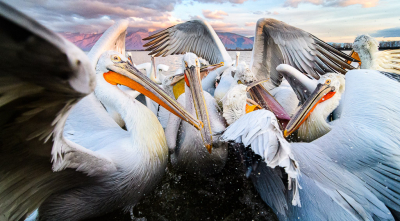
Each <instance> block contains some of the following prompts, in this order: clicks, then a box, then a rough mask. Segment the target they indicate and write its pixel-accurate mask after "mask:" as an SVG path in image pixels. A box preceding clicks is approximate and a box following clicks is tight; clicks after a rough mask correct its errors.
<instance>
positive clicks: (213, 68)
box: [200, 62, 224, 72]
mask: <svg viewBox="0 0 400 221" xmlns="http://www.w3.org/2000/svg"><path fill="white" fill-rule="evenodd" d="M222 66H224V62H220V63H218V64H211V65H208V66H204V67H201V68H200V72H203V71H213V70H215V69H217V68H220V67H222Z"/></svg>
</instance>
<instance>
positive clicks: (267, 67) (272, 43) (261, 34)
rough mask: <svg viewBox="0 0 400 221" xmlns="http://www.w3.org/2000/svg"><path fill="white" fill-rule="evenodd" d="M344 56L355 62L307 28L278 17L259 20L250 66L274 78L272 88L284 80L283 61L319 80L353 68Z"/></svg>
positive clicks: (260, 76)
mask: <svg viewBox="0 0 400 221" xmlns="http://www.w3.org/2000/svg"><path fill="white" fill-rule="evenodd" d="M344 59H346V60H351V61H354V59H353V58H351V57H350V56H348V55H346V54H344V53H343V52H340V51H338V50H336V49H335V48H333V47H332V46H330V45H328V44H327V43H325V42H324V41H322V40H320V39H318V38H317V37H315V36H314V35H312V34H310V33H308V32H306V31H303V30H301V29H299V28H296V27H293V26H290V25H288V24H285V23H284V22H281V21H277V20H275V19H267V18H262V19H259V20H258V21H257V25H256V31H255V39H254V45H253V54H252V60H251V64H250V66H251V68H252V71H253V72H254V73H255V74H256V77H257V78H258V79H265V78H270V79H271V83H268V84H269V86H268V87H267V89H268V90H270V89H272V88H274V87H276V86H279V84H280V83H281V81H282V76H281V75H279V73H278V72H277V71H276V67H277V66H278V65H279V64H289V65H291V66H293V67H295V68H296V69H298V70H300V71H301V72H302V73H305V74H309V75H311V76H313V77H314V78H316V79H319V75H323V74H325V73H327V72H338V73H342V74H345V73H346V72H347V70H346V69H353V68H354V67H353V66H351V65H349V64H347V63H346V62H345V60H344Z"/></svg>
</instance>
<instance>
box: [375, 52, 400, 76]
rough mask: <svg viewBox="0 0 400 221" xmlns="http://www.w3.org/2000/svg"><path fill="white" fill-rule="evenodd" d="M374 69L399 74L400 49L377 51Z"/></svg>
mask: <svg viewBox="0 0 400 221" xmlns="http://www.w3.org/2000/svg"><path fill="white" fill-rule="evenodd" d="M375 59H376V61H375V62H374V63H375V64H376V67H374V69H376V70H379V71H385V72H389V73H395V74H400V49H397V50H386V51H380V52H377V55H376V58H375Z"/></svg>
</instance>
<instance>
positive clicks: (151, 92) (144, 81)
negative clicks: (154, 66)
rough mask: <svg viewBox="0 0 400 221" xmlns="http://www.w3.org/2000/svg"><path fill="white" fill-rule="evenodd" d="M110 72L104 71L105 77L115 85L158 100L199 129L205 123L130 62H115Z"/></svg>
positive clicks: (109, 68) (110, 67)
mask: <svg viewBox="0 0 400 221" xmlns="http://www.w3.org/2000/svg"><path fill="white" fill-rule="evenodd" d="M107 69H108V70H109V72H106V73H104V75H103V76H104V79H105V80H106V81H107V82H108V83H110V84H113V85H117V84H121V85H125V86H127V87H129V88H131V89H133V90H136V91H138V92H140V93H142V94H143V95H145V96H147V97H148V98H150V99H152V100H153V101H155V102H157V103H158V104H160V105H161V106H163V107H164V108H165V109H167V110H168V111H170V112H171V113H173V114H175V115H176V116H178V117H179V118H181V119H182V120H184V121H186V122H188V123H190V124H191V125H193V126H194V127H196V128H197V129H198V130H200V129H201V128H203V123H202V122H201V121H199V120H198V119H197V118H196V117H194V116H192V115H191V114H189V113H188V112H186V110H185V109H184V108H183V107H182V106H181V105H180V104H179V103H178V102H177V101H176V100H175V99H174V98H171V97H170V96H169V95H168V94H167V93H166V92H165V91H164V90H163V89H162V88H160V87H159V86H158V85H157V84H156V83H154V82H153V81H152V80H150V79H149V78H148V77H146V76H145V75H144V74H142V73H141V72H140V71H139V70H137V69H136V68H135V67H134V66H132V65H131V64H130V63H128V62H120V63H115V64H113V65H110V66H108V67H107Z"/></svg>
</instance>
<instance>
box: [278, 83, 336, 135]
mask: <svg viewBox="0 0 400 221" xmlns="http://www.w3.org/2000/svg"><path fill="white" fill-rule="evenodd" d="M335 93H336V92H335V87H333V86H329V85H327V84H318V85H317V88H316V89H315V90H314V92H313V93H311V95H310V97H308V99H307V100H306V101H305V102H304V104H303V105H302V106H301V107H300V109H299V110H298V111H297V112H296V113H295V114H294V115H293V117H292V119H291V120H290V121H289V123H288V125H287V126H286V129H285V131H284V132H283V134H284V136H285V137H287V136H289V135H290V134H292V133H293V132H294V131H296V130H297V129H298V128H299V127H300V126H301V125H302V124H303V123H304V121H305V120H307V118H308V117H309V116H310V114H311V113H312V112H313V110H314V109H315V108H316V107H317V105H318V104H319V103H321V102H324V101H326V100H328V99H330V98H332V97H333V95H335Z"/></svg>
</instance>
